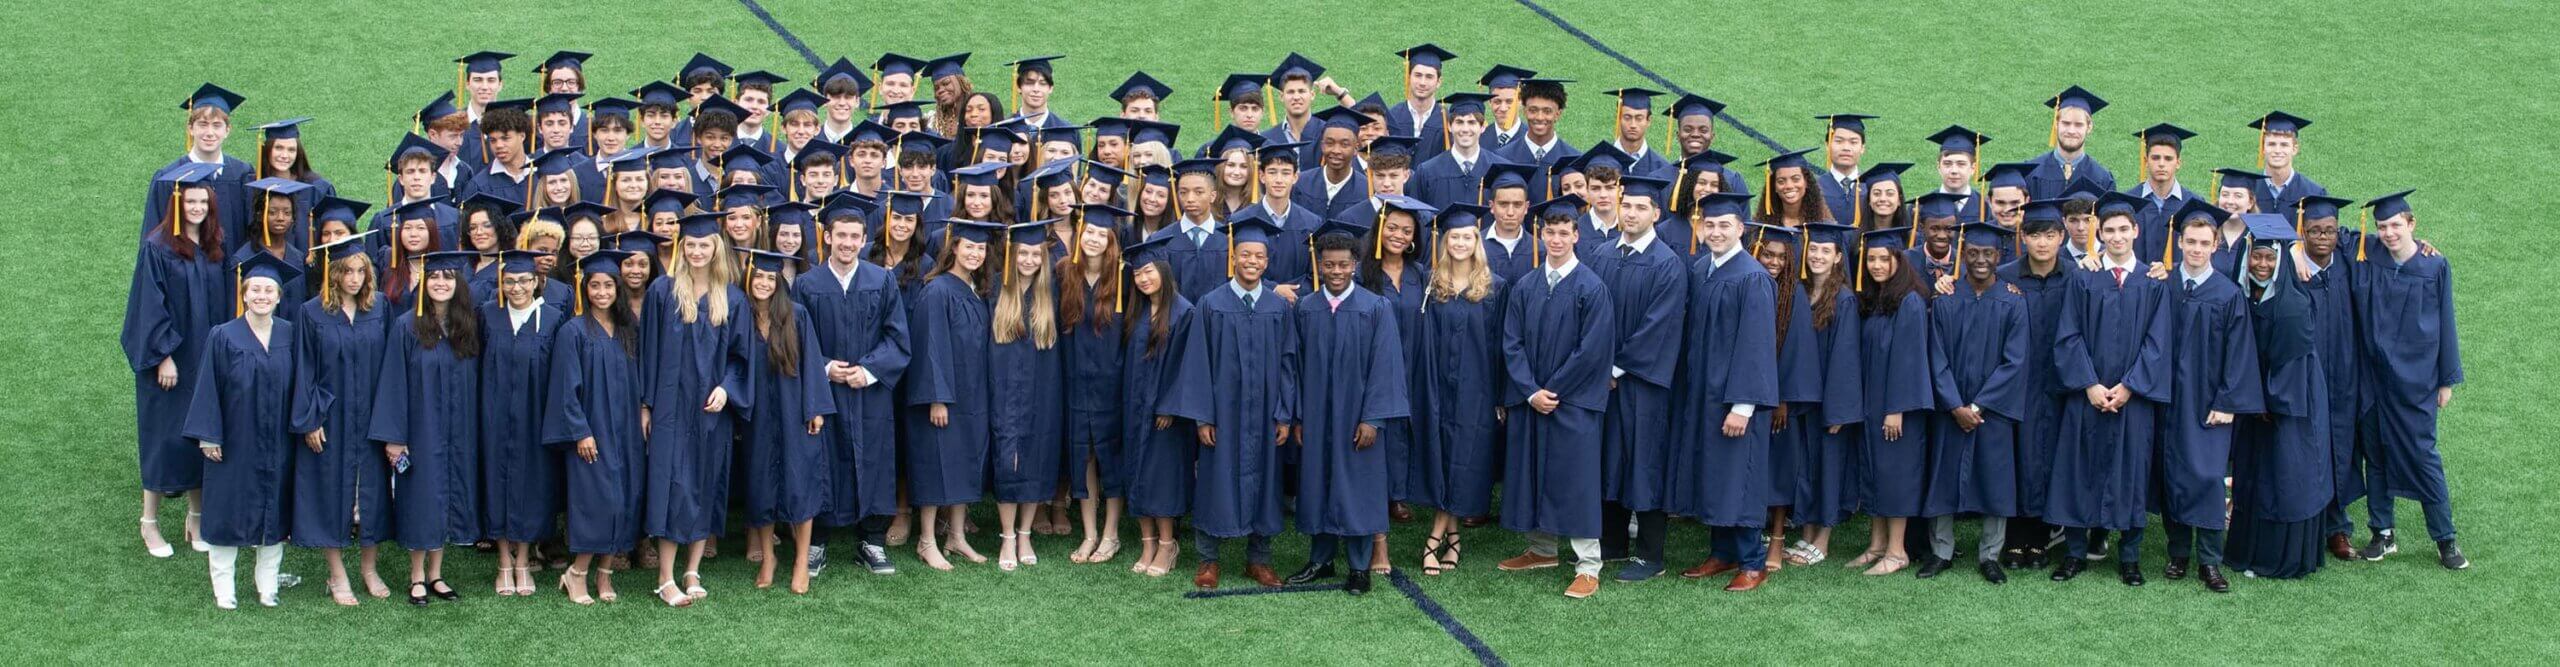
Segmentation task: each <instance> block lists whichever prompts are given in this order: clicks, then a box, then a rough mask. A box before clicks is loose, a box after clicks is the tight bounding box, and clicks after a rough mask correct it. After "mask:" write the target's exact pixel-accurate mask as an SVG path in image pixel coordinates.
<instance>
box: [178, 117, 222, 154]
mask: <svg viewBox="0 0 2560 667" xmlns="http://www.w3.org/2000/svg"><path fill="white" fill-rule="evenodd" d="M192 116H193V117H192V118H190V119H189V120H188V121H187V140H188V144H187V145H188V146H190V147H192V148H194V149H195V152H198V153H206V154H211V153H219V152H222V141H223V140H224V139H228V138H230V137H231V115H230V114H226V113H223V112H220V111H212V110H210V109H208V110H205V111H201V112H196V113H194V114H192Z"/></svg>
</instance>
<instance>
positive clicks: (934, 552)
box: [916, 535, 951, 572]
mask: <svg viewBox="0 0 2560 667" xmlns="http://www.w3.org/2000/svg"><path fill="white" fill-rule="evenodd" d="M943 553H945V552H944V551H943V550H942V547H940V546H936V545H934V543H933V536H932V535H926V536H924V538H923V539H919V540H916V558H917V559H919V560H923V561H924V565H925V567H930V568H933V569H936V570H941V571H944V572H949V571H951V561H949V560H945V559H944V558H943V557H942V554H943Z"/></svg>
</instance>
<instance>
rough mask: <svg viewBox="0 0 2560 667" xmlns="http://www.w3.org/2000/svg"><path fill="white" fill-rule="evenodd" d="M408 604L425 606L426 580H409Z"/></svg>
mask: <svg viewBox="0 0 2560 667" xmlns="http://www.w3.org/2000/svg"><path fill="white" fill-rule="evenodd" d="M409 604H410V605H411V606H417V607H424V606H427V582H423V581H412V582H409Z"/></svg>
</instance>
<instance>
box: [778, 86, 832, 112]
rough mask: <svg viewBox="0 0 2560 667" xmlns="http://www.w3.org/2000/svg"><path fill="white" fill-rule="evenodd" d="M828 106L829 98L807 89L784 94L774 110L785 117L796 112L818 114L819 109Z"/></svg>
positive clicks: (796, 89)
mask: <svg viewBox="0 0 2560 667" xmlns="http://www.w3.org/2000/svg"><path fill="white" fill-rule="evenodd" d="M826 105H827V96H825V95H820V94H818V91H814V90H810V89H807V88H795V89H792V91H791V92H789V93H785V94H783V96H782V99H781V100H778V101H775V102H774V103H773V108H774V109H775V110H777V111H780V112H781V113H782V114H784V115H789V114H791V113H792V112H795V111H806V112H809V113H811V114H815V113H818V108H819V107H824V106H826Z"/></svg>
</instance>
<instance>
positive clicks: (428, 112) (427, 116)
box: [410, 90, 462, 132]
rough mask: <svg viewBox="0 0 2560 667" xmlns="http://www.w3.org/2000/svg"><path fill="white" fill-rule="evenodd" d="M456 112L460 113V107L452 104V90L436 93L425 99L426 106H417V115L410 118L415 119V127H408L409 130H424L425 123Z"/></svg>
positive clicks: (427, 123) (441, 118)
mask: <svg viewBox="0 0 2560 667" xmlns="http://www.w3.org/2000/svg"><path fill="white" fill-rule="evenodd" d="M458 113H462V108H461V107H456V106H454V105H453V91H450V90H448V91H444V92H442V93H437V94H436V98H435V99H432V100H427V105H426V106H423V107H418V113H417V115H416V116H414V117H412V118H411V119H410V120H414V121H417V127H413V128H410V131H411V132H420V131H424V130H425V128H426V126H427V125H429V124H431V123H434V122H436V121H439V120H443V119H444V117H446V116H451V115H454V114H458Z"/></svg>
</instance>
